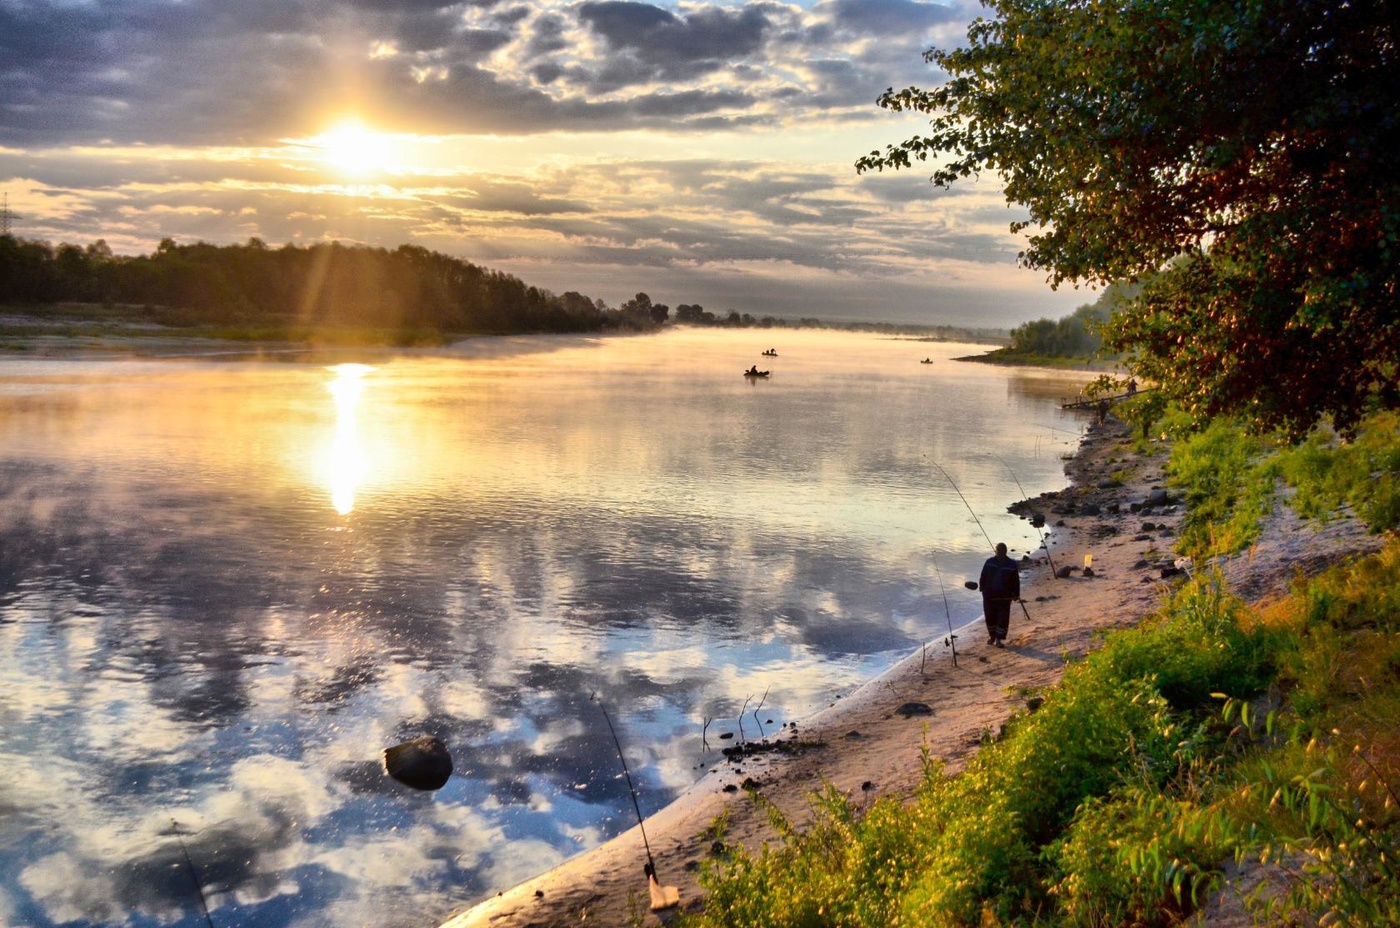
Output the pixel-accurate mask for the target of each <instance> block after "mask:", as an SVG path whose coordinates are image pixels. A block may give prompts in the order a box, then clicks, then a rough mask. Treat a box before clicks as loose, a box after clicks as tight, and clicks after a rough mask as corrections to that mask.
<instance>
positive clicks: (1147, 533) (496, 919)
mask: <svg viewBox="0 0 1400 928" xmlns="http://www.w3.org/2000/svg"><path fill="white" fill-rule="evenodd" d="M1165 460H1166V453H1165V449H1164V448H1163V449H1158V451H1157V452H1156V453H1154V454H1152V455H1149V456H1143V455H1139V454H1137V453H1135V452H1133V451H1131V450H1130V448H1129V446H1128V443H1127V428H1126V426H1124V425H1123V424H1122V423H1120V422H1117V421H1116V420H1113V419H1110V420H1109V421H1108V422H1107V423H1106V424H1104V425H1102V426H1096V427H1093V428H1091V429H1090V431H1089V432H1088V434H1087V436H1086V438H1085V439H1084V441H1083V442H1082V444H1081V447H1080V449H1079V452H1078V454H1077V455H1076V456H1075V457H1074V458H1073V459H1072V460H1071V461H1069V462H1068V463H1067V464H1066V473H1067V475H1068V476H1069V478H1070V481H1071V484H1070V486H1069V487H1068V488H1067V489H1065V490H1063V491H1061V492H1059V493H1056V494H1050V495H1048V496H1047V497H1045V498H1042V499H1039V500H1036V501H1035V504H1034V505H1035V508H1036V510H1037V511H1040V512H1042V513H1044V515H1045V516H1046V517H1047V519H1048V523H1047V528H1049V529H1050V543H1051V559H1052V560H1053V562H1054V565H1055V566H1057V567H1060V568H1064V567H1073V568H1074V571H1073V573H1072V575H1071V576H1069V577H1067V578H1055V577H1054V576H1053V575H1052V571H1051V569H1050V564H1048V563H1047V562H1046V560H1045V559H1044V557H1042V558H1041V560H1040V561H1039V562H1038V563H1035V564H1033V565H1031V566H1030V567H1029V569H1027V570H1025V571H1024V572H1023V575H1022V577H1023V579H1022V595H1023V597H1024V598H1025V600H1026V603H1025V605H1026V611H1025V612H1017V613H1013V617H1012V627H1011V636H1010V639H1009V641H1008V644H1009V647H1007V648H1006V649H1005V650H996V649H992V648H989V647H988V646H987V641H986V637H985V635H984V632H983V628H982V625H981V622H980V620H979V621H978V622H976V623H974V624H972V625H969V626H967V627H965V628H963V629H961V630H960V637H959V638H958V642H957V643H958V660H957V664H956V666H955V665H954V662H953V660H952V657H951V654H950V652H949V650H948V649H947V648H946V647H945V645H944V642H943V640H942V639H938V640H935V641H933V642H930V643H929V644H928V646H927V647H926V648H923V649H921V650H920V651H918V652H915V653H913V654H911V655H909V656H908V657H907V658H906V659H904V660H903V661H901V662H900V663H899V664H898V665H896V666H895V667H893V668H891V669H890V670H889V671H887V672H886V673H884V674H882V675H881V676H880V677H879V678H878V679H876V680H874V681H871V682H870V683H868V684H866V685H865V686H863V687H861V688H860V689H859V690H858V691H857V692H856V693H854V694H852V695H851V696H849V697H847V698H846V699H843V700H840V701H839V702H837V703H836V704H834V705H833V706H832V707H831V708H829V709H826V710H824V711H823V712H820V713H818V714H817V715H816V716H814V717H812V718H811V719H808V720H806V721H804V722H801V723H798V725H797V731H796V732H795V733H794V732H792V731H785V732H783V733H782V734H781V735H780V736H779V737H778V738H776V739H772V740H774V741H781V742H783V743H784V746H785V750H782V751H776V750H775V751H771V752H768V753H762V754H757V755H753V756H749V757H739V758H734V759H731V761H730V762H728V763H725V764H722V765H720V766H718V767H716V768H715V769H714V770H712V771H710V772H709V773H708V774H707V775H706V776H705V777H704V778H703V779H702V780H700V782H698V783H697V784H696V785H695V786H694V787H692V788H691V789H690V790H689V791H688V792H687V793H686V794H685V795H684V796H683V797H682V798H681V799H680V800H678V801H677V802H675V803H673V804H672V805H670V806H668V807H667V808H665V809H663V810H662V811H660V812H659V813H657V814H656V815H654V816H652V817H651V818H649V819H648V820H647V822H646V832H647V838H648V839H649V842H650V845H651V849H652V853H653V856H654V857H655V859H656V863H657V870H658V873H659V875H660V877H661V880H662V882H663V883H665V884H674V885H676V886H678V887H679V888H680V891H681V901H682V907H685V908H690V907H696V906H699V905H700V904H701V894H700V890H699V886H698V884H697V883H696V876H697V873H698V870H699V865H700V862H701V861H702V860H703V859H704V858H705V857H706V856H707V854H708V853H709V852H710V844H711V840H710V839H709V838H707V837H706V836H705V832H706V830H707V829H708V828H709V826H710V825H711V823H712V822H713V821H714V820H715V818H716V816H718V815H720V814H721V813H727V815H728V825H727V831H726V834H727V839H728V840H739V841H742V842H744V843H745V844H746V845H747V846H750V847H757V846H759V845H760V844H761V843H762V842H763V841H765V840H773V839H774V837H775V836H774V834H773V832H772V830H771V828H770V826H769V824H768V819H767V816H766V815H765V814H764V813H763V812H762V811H761V810H760V809H758V808H757V807H756V805H755V803H753V802H752V801H751V800H750V799H749V797H748V796H747V795H746V793H745V792H744V790H743V789H742V788H739V787H740V785H741V784H742V783H744V782H745V781H746V780H752V781H753V782H755V783H757V784H758V789H759V790H760V792H761V793H762V795H763V796H765V797H766V798H767V799H768V800H770V801H771V802H773V803H774V804H775V805H776V806H777V807H778V808H779V809H781V810H782V811H783V812H784V813H785V814H787V815H788V816H789V817H790V818H792V819H794V820H795V821H798V822H802V821H805V820H807V819H808V818H809V817H810V803H809V798H810V796H811V794H812V793H813V792H814V791H816V790H818V789H820V788H821V787H822V786H823V784H824V783H830V784H832V785H834V786H835V787H836V788H838V789H840V790H842V791H844V792H846V793H847V794H849V795H851V796H853V797H865V798H867V799H868V800H871V801H873V799H874V798H875V797H876V796H880V795H895V796H905V795H909V794H911V793H912V791H913V790H914V788H915V787H916V786H917V784H918V782H919V780H920V777H921V772H922V764H921V749H922V747H923V746H924V744H925V743H926V744H927V745H928V749H929V751H930V753H931V754H932V755H933V756H934V757H937V758H941V759H942V760H943V761H945V763H946V764H947V767H948V769H949V770H953V771H955V770H957V769H958V768H959V767H960V766H961V765H962V764H963V763H964V762H965V761H966V759H967V758H968V756H969V755H970V754H971V753H972V752H973V751H975V750H976V749H977V746H978V745H979V744H980V743H981V741H982V737H983V733H984V732H995V731H996V730H998V729H999V728H1000V726H1001V725H1002V724H1003V723H1004V722H1005V721H1006V720H1007V718H1008V717H1010V716H1011V715H1012V714H1013V713H1015V712H1017V711H1018V710H1020V709H1022V708H1023V707H1024V698H1025V694H1026V692H1027V691H1028V690H1034V689H1037V688H1041V687H1045V686H1048V685H1051V684H1053V683H1055V682H1056V681H1057V680H1058V679H1059V677H1060V675H1061V672H1062V670H1063V668H1064V666H1065V662H1066V658H1067V657H1073V656H1078V655H1082V654H1084V653H1085V652H1087V651H1089V650H1091V649H1092V648H1094V647H1095V646H1096V643H1097V642H1098V641H1099V640H1100V637H1101V634H1102V632H1103V631H1104V630H1106V629H1112V628H1118V627H1124V626H1131V625H1134V624H1136V623H1137V622H1138V621H1139V619H1140V618H1142V617H1143V616H1144V615H1147V614H1149V613H1150V612H1152V611H1153V610H1155V609H1156V607H1157V605H1158V604H1159V603H1160V601H1161V597H1162V595H1163V594H1164V593H1165V592H1166V590H1167V589H1168V587H1169V585H1170V584H1172V583H1175V582H1177V581H1176V580H1175V579H1170V578H1169V579H1163V577H1162V568H1163V566H1169V565H1170V564H1171V562H1172V560H1173V557H1174V555H1173V554H1172V545H1173V543H1174V541H1175V536H1176V532H1177V529H1178V526H1179V524H1180V520H1181V516H1182V512H1183V510H1182V506H1181V505H1180V503H1179V502H1178V503H1168V504H1166V505H1164V506H1163V505H1158V506H1154V507H1149V508H1147V509H1141V504H1142V503H1144V502H1145V501H1147V500H1148V499H1149V497H1150V496H1151V494H1152V492H1153V491H1154V490H1160V489H1161V488H1163V487H1164V479H1163V478H1164V474H1163V466H1164V464H1165ZM1135 504H1137V505H1135ZM1134 510H1140V511H1134ZM1378 544H1379V543H1378V541H1377V540H1376V539H1373V538H1370V537H1368V536H1367V535H1366V534H1365V532H1364V530H1363V529H1362V528H1361V527H1360V526H1359V525H1357V524H1355V523H1348V522H1333V523H1331V524H1330V525H1328V526H1327V527H1325V528H1324V529H1318V528H1316V527H1314V526H1310V525H1303V524H1302V523H1300V522H1299V521H1298V520H1297V519H1296V517H1294V516H1292V515H1291V513H1290V512H1289V511H1287V510H1286V509H1284V508H1283V507H1280V508H1279V510H1278V511H1277V512H1276V513H1275V516H1274V518H1273V519H1272V520H1271V522H1270V524H1269V526H1268V528H1267V530H1266V531H1265V534H1264V537H1263V538H1262V539H1261V541H1260V542H1259V544H1257V545H1256V546H1255V547H1254V548H1253V549H1252V550H1251V551H1250V552H1248V553H1247V554H1245V555H1241V556H1239V557H1237V558H1234V559H1231V560H1230V561H1229V562H1226V563H1224V564H1223V565H1222V566H1223V569H1224V572H1225V575H1226V578H1227V581H1228V582H1229V583H1230V584H1231V586H1232V588H1235V589H1238V590H1240V591H1241V592H1242V594H1243V595H1246V596H1248V597H1249V598H1252V599H1258V598H1267V597H1269V596H1272V595H1276V594H1278V593H1282V592H1284V591H1285V590H1286V589H1287V586H1288V583H1289V582H1290V581H1291V580H1292V578H1293V577H1294V576H1295V574H1296V572H1297V571H1298V570H1299V569H1305V570H1307V571H1308V572H1312V571H1315V570H1318V569H1321V567H1322V566H1325V564H1326V563H1329V562H1331V561H1335V560H1338V559H1340V558H1342V557H1345V556H1348V555H1349V554H1352V553H1355V552H1357V551H1362V550H1371V549H1373V548H1375V547H1377V546H1378ZM1086 555H1092V557H1093V576H1091V577H1086V576H1084V573H1083V570H1082V567H1083V565H1084V561H1085V556H1086ZM1027 613H1028V614H1029V616H1027ZM919 706H924V707H927V709H928V712H925V711H924V710H923V709H921V708H919ZM929 713H931V714H929ZM644 861H645V854H644V851H643V846H642V838H641V834H640V832H639V831H638V829H636V828H633V829H632V830H630V831H628V832H626V833H624V834H622V835H620V836H619V837H617V838H615V839H613V840H612V841H609V842H607V843H606V844H603V845H601V846H600V847H597V848H595V849H593V850H590V851H587V852H585V853H583V854H581V855H579V856H578V857H575V858H573V859H572V860H569V861H567V862H566V863H564V864H563V865H561V866H559V867H557V868H555V869H554V870H551V871H549V872H548V873H545V874H543V875H541V876H539V877H537V878H535V879H533V880H530V881H528V882H526V883H523V884H521V885H520V886H517V887H515V888H513V889H511V890H509V891H507V892H504V893H501V894H499V895H496V896H492V897H489V898H487V899H485V900H482V901H479V902H477V903H476V904H475V905H474V906H472V907H470V908H467V909H466V910H465V911H463V912H462V913H461V914H458V915H456V916H454V917H453V918H451V919H450V920H449V921H448V922H447V923H445V925H444V926H443V928H480V926H487V925H490V926H493V928H524V926H531V928H553V926H576V925H623V924H629V923H633V922H632V919H634V918H636V917H637V916H638V915H641V916H642V923H644V924H657V923H659V921H660V919H659V918H658V917H657V916H656V915H652V914H650V913H647V912H646V902H647V895H646V883H645V878H644V876H643V873H642V865H643V862H644ZM470 901H471V900H463V902H464V903H468V902H470Z"/></svg>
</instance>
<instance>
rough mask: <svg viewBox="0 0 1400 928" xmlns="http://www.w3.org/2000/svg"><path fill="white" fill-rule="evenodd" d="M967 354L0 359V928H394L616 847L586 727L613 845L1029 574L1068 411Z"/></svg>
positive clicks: (541, 351) (540, 350) (785, 338)
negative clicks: (632, 826) (447, 769)
mask: <svg viewBox="0 0 1400 928" xmlns="http://www.w3.org/2000/svg"><path fill="white" fill-rule="evenodd" d="M768 348H774V349H776V350H777V352H778V355H777V357H764V356H762V355H761V354H760V352H761V351H763V350H764V349H768ZM982 350H985V349H982V348H978V347H975V346H968V345H950V344H938V343H929V342H918V341H912V340H903V339H893V338H888V337H880V336H875V335H867V334H851V333H834V332H821V331H806V330H803V331H787V330H780V329H779V330H763V331H757V330H741V331H712V330H684V329H682V330H678V331H672V332H667V333H665V334H661V335H653V336H637V337H609V338H588V337H558V338H556V337H547V338H545V337H541V338H499V339H498V338H492V339H477V340H472V341H469V342H464V343H460V344H458V345H454V346H450V347H448V348H444V349H439V350H435V351H432V352H425V353H409V354H399V355H395V354H391V353H387V352H386V353H382V354H366V355H362V356H359V357H355V358H348V357H347V358H337V357H330V356H315V355H313V356H304V357H303V356H269V357H263V358H259V357H256V356H245V357H239V356H226V357H218V358H209V357H181V358H106V357H100V356H94V357H76V356H75V357H72V358H63V359H52V358H50V359H43V358H34V359H26V358H24V357H23V356H21V355H16V356H14V357H9V358H5V359H0V763H3V768H4V770H5V773H6V775H5V776H4V777H3V779H0V925H9V926H35V928H44V926H57V925H69V926H72V925H78V926H88V925H113V924H122V925H129V926H155V925H177V926H188V928H197V926H207V925H209V924H213V925H217V926H220V928H223V926H234V925H246V926H258V928H277V926H307V928H310V926H332V925H334V926H344V925H368V924H375V925H379V926H398V925H404V926H408V925H423V924H431V923H435V922H434V919H435V918H439V917H445V916H446V915H447V914H448V913H449V912H450V911H452V910H454V909H457V908H460V907H461V905H462V904H463V903H465V902H467V901H469V900H471V899H473V898H476V897H479V896H481V895H483V894H485V893H489V892H493V891H496V890H499V889H502V888H505V887H506V886H509V885H511V884H513V883H515V882H518V881H519V880H521V879H523V878H525V877H528V876H531V875H533V874H535V873H538V872H541V871H543V870H545V869H547V868H549V867H550V866H552V865H554V864H556V863H558V862H559V861H561V860H563V859H565V858H566V857H568V856H570V855H572V854H574V853H576V852H577V851H580V850H583V849H585V848H588V847H591V846H594V845H596V844H598V843H600V842H602V841H604V840H606V839H607V838H608V837H610V836H611V835H613V834H616V833H618V832H619V831H621V830H624V829H625V828H626V827H628V825H629V823H633V822H635V817H634V813H633V810H632V805H631V800H630V797H629V796H628V791H627V785H626V782H625V780H624V779H623V776H622V770H621V768H620V765H619V762H618V756H617V751H616V748H615V747H614V743H613V740H612V738H611V736H610V734H609V731H608V728H607V725H606V723H605V720H604V718H603V715H602V711H601V708H600V705H599V701H600V700H601V702H602V704H603V705H604V706H606V707H607V710H608V712H609V714H610V715H611V717H612V720H613V723H614V725H615V726H616V729H617V734H618V737H619V739H620V741H621V743H622V746H623V748H624V750H625V752H626V756H627V761H628V764H629V766H630V768H631V771H632V776H633V779H634V781H635V783H636V787H637V794H638V800H639V802H640V805H641V808H642V811H643V812H644V813H650V812H652V811H655V810H656V809H658V808H660V807H661V806H663V805H665V804H666V803H667V802H669V801H670V800H671V799H673V798H674V797H675V796H677V795H678V794H679V793H680V792H681V791H683V790H684V789H685V788H686V787H687V786H688V785H690V784H691V783H693V782H694V781H695V780H696V779H697V778H698V777H699V776H700V775H701V774H702V773H703V772H704V770H705V769H706V768H707V767H709V766H712V765H713V764H715V763H716V762H717V761H718V760H719V759H720V758H719V755H718V748H719V747H721V746H722V745H723V744H724V743H726V742H723V741H721V740H720V738H721V737H722V736H723V735H724V734H726V733H728V734H730V735H731V736H734V735H739V734H742V735H743V736H744V737H748V738H753V737H758V736H760V735H761V734H762V732H760V731H759V729H760V728H762V729H764V730H767V731H771V730H772V728H773V727H776V726H779V725H782V724H783V723H785V722H787V721H790V720H797V719H801V718H802V717H804V716H806V715H808V714H810V713H812V712H813V711H815V710H816V709H819V708H822V707H824V706H826V705H828V704H829V703H830V702H831V701H832V700H834V699H836V698H838V697H839V696H840V695H841V694H842V693H845V692H848V691H849V690H850V689H851V688H853V687H854V686H856V685H858V684H859V683H860V682H861V681H862V680H865V679H868V678H869V677H871V676H873V675H874V674H876V673H878V672H879V671H880V670H881V669H882V668H883V667H885V666H888V665H889V664H891V663H893V661H894V660H895V659H897V658H898V657H899V656H902V655H903V654H905V653H908V652H909V651H911V650H912V649H914V648H916V647H918V646H919V645H920V644H921V643H922V642H924V641H927V640H929V639H932V638H935V637H936V636H937V635H938V634H939V632H940V629H942V630H946V628H947V625H948V622H949V621H950V620H951V621H952V622H953V623H955V624H960V623H962V622H965V621H967V620H969V619H971V618H974V617H975V616H976V615H977V614H978V612H979V603H978V601H977V597H976V596H975V594H972V593H969V592H967V591H966V590H965V589H963V587H962V581H963V580H964V579H966V578H968V577H975V575H976V571H977V568H978V565H980V563H981V561H982V560H983V559H984V558H985V557H986V556H987V550H986V549H987V547H988V544H987V540H986V538H985V537H984V534H983V532H984V530H985V532H986V533H987V535H990V536H991V538H992V539H993V540H1004V541H1006V542H1007V544H1008V545H1009V546H1010V547H1011V548H1012V549H1013V554H1016V555H1019V554H1021V553H1023V552H1026V551H1033V550H1034V549H1035V548H1036V547H1037V546H1038V545H1039V538H1038V536H1037V534H1036V532H1035V530H1034V529H1033V528H1032V527H1031V526H1030V525H1029V524H1028V523H1026V522H1024V521H1022V520H1020V519H1018V518H1017V517H1015V516H1012V515H1010V514H1008V513H1007V512H1006V507H1007V505H1008V504H1010V503H1012V502H1014V501H1015V500H1016V499H1017V498H1018V497H1020V496H1021V494H1022V492H1024V493H1026V494H1028V495H1036V494H1038V493H1041V492H1042V491H1045V490H1049V489H1055V488H1058V487H1060V486H1062V485H1063V483H1064V477H1063V470H1062V468H1063V461H1062V456H1063V455H1065V454H1067V453H1068V452H1070V451H1072V450H1073V448H1074V447H1075V445H1076V443H1077V438H1078V432H1079V420H1077V419H1074V418H1071V417H1069V416H1068V415H1067V414H1065V413H1062V412H1061V411H1060V409H1059V403H1060V401H1061V399H1062V398H1063V397H1065V396H1068V395H1072V394H1073V393H1074V392H1075V390H1076V387H1077V385H1078V384H1079V383H1082V382H1083V381H1084V380H1085V379H1086V378H1085V376H1084V375H1083V374H1067V373H1055V372H1049V371H1036V370H1025V369H1006V368H999V367H992V366H988V365H980V364H968V363H961V362H955V361H953V360H951V359H952V358H954V357H956V356H958V355H964V354H975V353H979V352H980V351H982ZM924 358H928V359H929V360H930V362H931V363H927V364H925V363H921V361H922V360H923V359H924ZM753 364H757V365H758V366H759V367H760V368H763V369H768V370H770V371H771V375H770V376H769V377H767V378H762V379H758V378H745V377H742V376H740V374H741V372H742V371H744V370H745V369H746V368H748V367H749V366H750V365H753ZM940 468H941V470H940ZM945 472H946V476H945ZM1018 484H1019V485H1018ZM955 486H956V489H955V488H954V487H955ZM959 491H960V492H961V494H962V495H961V497H960V496H959ZM964 498H965V500H966V502H964ZM974 513H975V515H976V516H977V518H978V519H979V520H980V524H979V522H978V521H974V519H973V514H974ZM760 704H761V709H760V710H759V711H758V712H756V713H755V712H754V711H753V710H754V709H755V708H756V707H758V706H759V705H760ZM745 708H746V709H747V710H748V711H747V712H746V713H745V714H744V716H743V719H742V724H743V725H745V726H746V728H745V731H744V732H742V733H740V732H739V731H738V727H739V725H740V724H741V722H740V720H739V716H740V712H741V710H742V709H745ZM427 734H430V735H435V736H438V737H440V738H442V739H443V740H444V741H445V742H446V744H447V745H448V747H449V749H450V750H451V752H452V756H453V760H454V765H455V770H454V773H453V776H452V777H451V778H450V779H449V781H448V783H447V785H446V786H444V787H443V788H442V789H440V790H437V791H436V792H420V791H415V790H412V789H409V788H407V787H405V786H403V785H401V784H399V783H398V782H396V781H394V780H392V779H390V778H389V777H387V776H386V775H385V774H384V773H383V771H382V769H381V761H380V757H381V752H382V750H383V749H384V748H385V747H388V746H390V745H393V744H395V743H397V742H400V741H403V740H407V739H409V738H413V737H417V736H420V735H427ZM203 906H207V908H208V915H207V916H206V914H205V910H204V908H203Z"/></svg>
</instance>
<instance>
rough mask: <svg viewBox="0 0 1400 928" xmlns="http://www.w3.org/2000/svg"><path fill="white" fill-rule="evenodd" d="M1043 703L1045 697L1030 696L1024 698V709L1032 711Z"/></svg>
mask: <svg viewBox="0 0 1400 928" xmlns="http://www.w3.org/2000/svg"><path fill="white" fill-rule="evenodd" d="M1043 705H1045V697H1043V696H1031V697H1030V698H1028V699H1027V700H1026V709H1027V710H1028V711H1030V712H1034V711H1035V710H1037V709H1039V708H1040V707H1041V706H1043Z"/></svg>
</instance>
